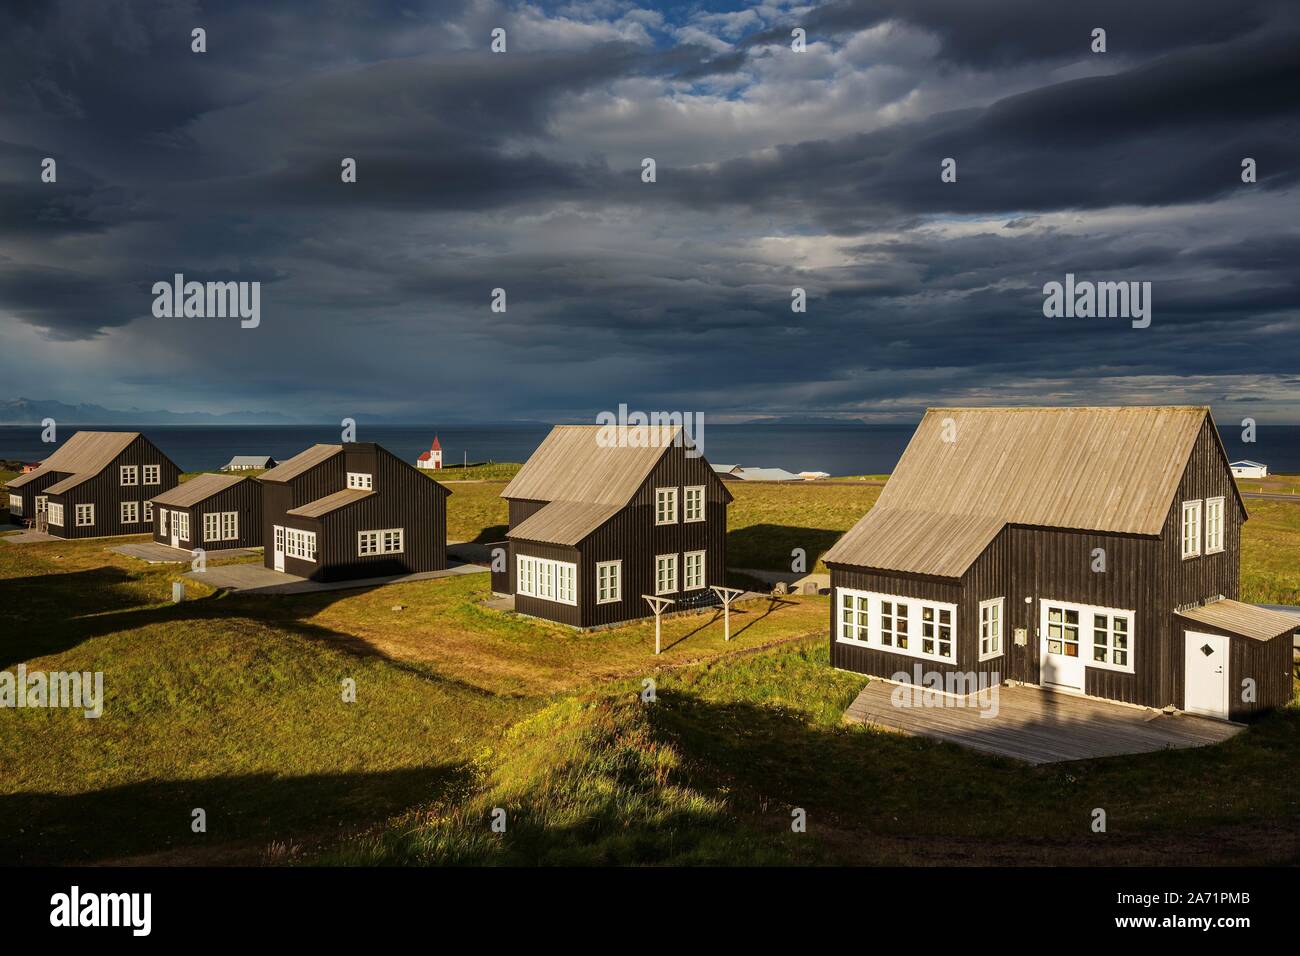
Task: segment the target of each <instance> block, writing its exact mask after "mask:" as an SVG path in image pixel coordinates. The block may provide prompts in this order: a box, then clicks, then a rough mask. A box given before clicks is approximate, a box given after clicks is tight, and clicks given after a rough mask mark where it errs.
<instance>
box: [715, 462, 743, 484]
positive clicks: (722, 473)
mask: <svg viewBox="0 0 1300 956" xmlns="http://www.w3.org/2000/svg"><path fill="white" fill-rule="evenodd" d="M713 473H714V474H715V475H717V476H718V477H719V478H721V479H722V480H723V481H740V466H739V465H714V466H713Z"/></svg>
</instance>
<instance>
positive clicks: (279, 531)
mask: <svg viewBox="0 0 1300 956" xmlns="http://www.w3.org/2000/svg"><path fill="white" fill-rule="evenodd" d="M275 569H276V570H277V571H283V570H284V526H283V525H276V526H275Z"/></svg>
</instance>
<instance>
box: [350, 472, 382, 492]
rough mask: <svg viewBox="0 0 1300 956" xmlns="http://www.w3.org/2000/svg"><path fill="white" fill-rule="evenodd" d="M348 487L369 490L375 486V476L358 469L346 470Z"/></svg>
mask: <svg viewBox="0 0 1300 956" xmlns="http://www.w3.org/2000/svg"><path fill="white" fill-rule="evenodd" d="M348 487H349V488H361V489H363V490H365V491H370V490H371V489H373V488H374V487H375V476H374V475H368V474H366V473H364V472H360V471H349V472H348Z"/></svg>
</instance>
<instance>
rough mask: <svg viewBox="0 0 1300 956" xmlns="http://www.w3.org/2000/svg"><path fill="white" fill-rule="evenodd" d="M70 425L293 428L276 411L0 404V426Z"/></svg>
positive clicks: (15, 401) (39, 402)
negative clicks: (46, 421) (44, 422)
mask: <svg viewBox="0 0 1300 956" xmlns="http://www.w3.org/2000/svg"><path fill="white" fill-rule="evenodd" d="M46 418H52V419H54V420H55V421H56V422H66V423H67V424H70V425H296V424H301V423H300V422H298V421H297V420H295V419H292V418H289V417H288V416H287V415H281V414H280V413H279V412H225V413H223V414H220V415H214V414H212V413H210V412H164V411H145V410H143V409H139V408H128V409H115V408H104V407H103V406H101V405H69V404H67V403H66V402H55V401H49V400H44V401H42V400H39V399H32V398H14V399H10V400H8V401H0V425H39V424H40V423H41V421H42V420H43V419H46Z"/></svg>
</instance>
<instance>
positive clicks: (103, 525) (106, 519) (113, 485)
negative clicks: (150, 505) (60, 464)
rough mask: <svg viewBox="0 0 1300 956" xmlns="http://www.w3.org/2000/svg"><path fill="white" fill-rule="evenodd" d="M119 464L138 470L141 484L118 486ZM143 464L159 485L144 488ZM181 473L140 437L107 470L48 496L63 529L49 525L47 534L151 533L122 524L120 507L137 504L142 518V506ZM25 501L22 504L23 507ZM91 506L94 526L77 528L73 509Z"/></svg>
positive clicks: (144, 525) (138, 526)
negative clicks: (152, 468) (155, 469)
mask: <svg viewBox="0 0 1300 956" xmlns="http://www.w3.org/2000/svg"><path fill="white" fill-rule="evenodd" d="M123 465H135V466H136V467H137V468H139V469H140V471H139V477H140V481H141V482H142V483H141V484H138V485H129V486H127V487H125V488H124V487H122V482H121V474H120V472H119V471H118V469H119V468H120V467H121V466H123ZM144 465H158V466H159V477H160V479H161V481H160V483H159V484H156V485H146V484H143V481H144V471H143V466H144ZM180 477H181V470H180V468H178V467H177V465H176V463H175V462H173V461H172V460H171V459H170V458H168V457H167V456H166V455H164V454H163V453H162V452H161V451H159V450H158V448H157V447H156V446H155V445H154V444H153V442H151V441H149V439H147V438H145V437H144V436H143V435H139V436H137V437H136V439H135V440H134V441H132V442H131V444H129V445H127V446H126V448H124V449H123V450H122V452H121V454H119V455H118V456H117V457H116V458H114V459H113V461H112V463H111V464H109V465H108V467H106V468H104V469H103V470H101V471H100V472H99V473H98V474H96V475H93V476H91V477H90V478H88V479H86V480H85V481H83V482H82V483H81V484H79V485H77V486H76V487H75V488H71V489H69V490H68V491H67V492H65V493H64V494H61V495H50V501H51V502H57V503H59V504H62V505H63V527H62V528H59V527H55V526H53V525H51V526H50V529H49V530H50V534H53V535H55V536H57V537H60V538H100V537H105V536H108V535H122V534H152V533H153V529H152V528H151V527H150V525H149V523H148V522H146V521H143V520H141V521H139V522H136V523H133V524H124V523H123V522H122V510H121V505H122V502H124V501H135V502H139V505H140V507H139V512H138V513H139V514H140V515H141V516H142V517H143V514H144V503H145V502H146V501H148V500H149V499H150V498H152V497H154V495H160V494H162V493H163V492H164V491H169V490H171V489H172V488H175V487H176V485H177V484H178V483H179V482H180ZM26 504H27V502H26V500H24V501H23V505H24V507H26ZM79 504H91V505H94V506H95V523H94V524H93V525H91V526H90V527H85V528H78V527H77V514H76V511H77V509H76V506H77V505H79Z"/></svg>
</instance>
